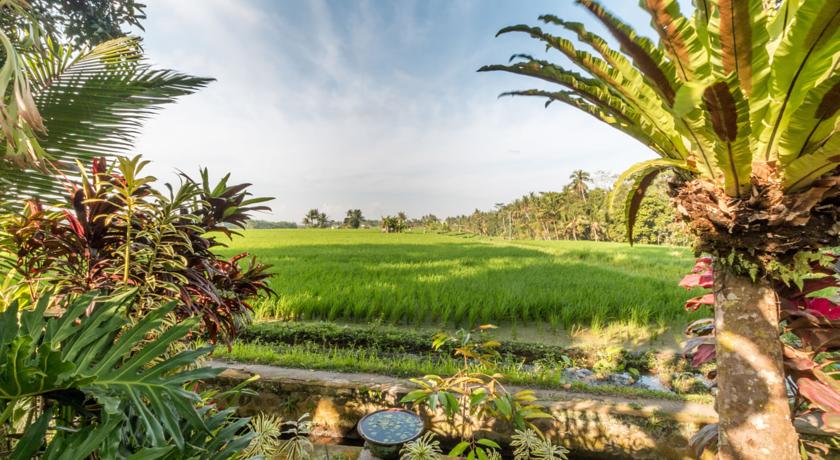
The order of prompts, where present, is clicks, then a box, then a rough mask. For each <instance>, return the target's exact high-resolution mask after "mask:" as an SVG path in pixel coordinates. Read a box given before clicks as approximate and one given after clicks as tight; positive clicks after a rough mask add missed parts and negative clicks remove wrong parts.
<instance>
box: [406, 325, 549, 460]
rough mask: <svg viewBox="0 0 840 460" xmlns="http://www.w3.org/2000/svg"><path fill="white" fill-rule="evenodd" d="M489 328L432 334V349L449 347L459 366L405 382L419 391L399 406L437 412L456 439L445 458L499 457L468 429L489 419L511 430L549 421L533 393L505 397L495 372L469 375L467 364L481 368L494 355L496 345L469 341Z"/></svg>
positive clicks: (496, 446) (496, 449)
mask: <svg viewBox="0 0 840 460" xmlns="http://www.w3.org/2000/svg"><path fill="white" fill-rule="evenodd" d="M494 327H495V326H492V325H484V326H480V327H479V328H478V330H477V331H469V332H468V331H463V330H461V331H459V332H458V333H456V334H455V335H452V336H451V335H447V334H444V333H441V334H438V335H436V336H435V338H434V342H433V346H434V347H435V348H436V349H442V348H445V346H446V345H447V344H451V345H453V347H452V351H451V352H452V353H453V354H454V355H455V356H456V357H461V358H463V366H462V367H461V369H459V370H458V372H457V373H455V374H454V375H452V376H451V377H441V376H438V375H427V376H425V377H423V378H422V379H411V382H413V383H414V384H416V385H417V386H418V387H419V388H418V389H417V390H413V391H411V392H409V393H408V394H407V395H405V396H404V397H403V398H402V400H401V402H402V403H410V404H413V405H414V406H420V407H426V408H428V409H429V410H430V411H432V412H435V411H437V410H438V408H440V409H441V410H442V411H443V414H444V415H445V416H446V418H447V420H449V422H450V423H451V424H452V425H453V427H455V429H456V430H457V431H458V433H459V434H460V436H461V439H462V441H461V442H459V443H458V444H457V445H456V446H455V447H454V448H453V449H452V450H451V451H450V452H449V455H450V456H454V457H457V456H461V455H464V454H465V453H466V457H467V458H468V459H469V460H474V459H479V460H488V459H490V458H500V457H501V453H500V450H501V446H500V445H499V444H498V443H496V442H495V441H493V440H491V439H487V438H482V437H479V433H478V432H477V431H475V430H471V429H470V427H484V426H487V424H488V423H491V421H504V422H506V423H508V424H510V426H512V427H513V428H514V429H518V430H525V429H526V428H531V429H536V427H534V426H533V423H531V422H530V421H531V420H534V419H539V418H553V417H552V416H551V415H550V414H548V413H546V412H545V411H543V409H542V407H540V406H539V405H536V404H533V403H534V401H535V400H536V397H535V396H534V392H533V391H531V390H522V391H519V392H516V393H510V392H509V391H508V390H507V389H505V387H504V386H503V385H502V384H501V383H500V379H502V378H503V377H504V376H503V375H501V374H493V375H488V374H485V373H482V372H474V371H473V370H472V369H471V365H472V364H483V363H486V362H487V361H489V360H492V359H495V358H497V357H498V352H497V351H496V348H497V347H498V345H499V343H498V342H496V341H493V340H485V341H481V342H479V343H476V342H475V341H473V338H474V336H476V335H480V334H482V333H484V332H486V331H488V330H490V329H493V328H494Z"/></svg>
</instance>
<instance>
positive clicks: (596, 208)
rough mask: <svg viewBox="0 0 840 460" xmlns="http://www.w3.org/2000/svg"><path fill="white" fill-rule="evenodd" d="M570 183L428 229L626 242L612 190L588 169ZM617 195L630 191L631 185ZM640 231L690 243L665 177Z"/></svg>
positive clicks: (644, 209)
mask: <svg viewBox="0 0 840 460" xmlns="http://www.w3.org/2000/svg"><path fill="white" fill-rule="evenodd" d="M571 179H572V182H570V183H569V184H568V185H566V186H565V187H564V188H563V190H562V191H560V192H541V193H529V194H527V195H525V196H523V197H521V198H518V199H516V200H514V201H512V202H510V203H499V204H497V205H496V209H494V210H492V211H479V210H476V211H475V212H473V213H472V214H470V215H463V216H456V217H450V218H447V219H446V220H445V222H444V223H443V224H438V223H436V222H430V223H429V224H428V226H429V227H430V228H433V229H436V230H443V231H456V232H469V233H475V234H477V235H483V236H493V237H500V238H507V239H516V240H530V239H534V240H592V241H627V233H626V232H625V231H624V228H625V219H624V216H622V215H610V214H609V213H608V212H607V210H608V205H609V204H608V196H609V194H610V191H611V190H612V189H611V188H605V187H603V186H599V185H597V184H593V181H592V180H591V179H590V175H589V173H586V172H584V171H578V172H576V173H575V174H573V176H572V178H571ZM618 193H626V187H624V188H623V190H620V191H619V192H618ZM421 225H422V222H421ZM635 229H636V230H635V235H634V237H635V240H636V241H637V242H640V243H649V244H670V245H687V244H689V243H690V241H691V240H690V238H689V236H688V234H687V233H686V230H685V226H684V225H683V224H682V222H679V220H678V219H677V216H676V213H675V212H674V210H673V207H672V206H671V203H670V199H669V197H668V190H667V184H666V183H665V181H664V180H662V179H658V180H656V181H655V182H654V183H653V184H652V185H651V187H650V188H649V189H648V194H647V196H646V197H645V199H644V200H643V201H642V203H641V206H640V207H639V211H638V214H637V216H636V226H635Z"/></svg>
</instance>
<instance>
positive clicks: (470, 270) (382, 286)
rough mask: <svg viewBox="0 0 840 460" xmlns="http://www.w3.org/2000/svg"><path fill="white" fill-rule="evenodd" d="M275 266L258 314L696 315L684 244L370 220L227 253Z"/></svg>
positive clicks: (470, 319) (589, 323)
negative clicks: (689, 308)
mask: <svg viewBox="0 0 840 460" xmlns="http://www.w3.org/2000/svg"><path fill="white" fill-rule="evenodd" d="M243 251H247V252H249V253H251V254H254V255H257V256H259V258H260V260H261V261H262V262H264V263H269V264H272V265H274V267H273V269H272V270H273V272H274V273H275V275H274V277H273V279H272V282H271V285H272V288H273V289H274V290H275V291H276V292H277V294H278V296H277V297H274V298H266V299H261V300H258V301H256V302H254V305H255V310H256V315H257V318H258V319H268V318H283V319H326V320H345V321H364V322H371V321H381V322H387V323H397V324H416V325H419V324H434V325H444V324H446V325H463V326H472V325H476V324H480V323H486V322H493V323H497V324H505V323H513V324H533V323H537V324H545V323H548V324H551V325H553V326H562V327H573V326H575V325H582V326H586V327H599V326H603V325H608V324H610V323H613V322H621V323H628V324H639V325H644V324H652V323H660V324H664V323H670V322H672V321H675V320H684V319H687V318H688V317H689V315H688V314H686V313H685V312H684V311H683V308H682V304H683V302H684V301H685V299H686V298H687V297H689V296H690V293H688V292H686V291H685V290H683V289H681V288H679V287H678V286H677V282H678V281H679V280H680V278H681V277H682V276H683V275H684V274H685V273H686V272H687V271H688V270H689V269H690V268H691V267H692V266H693V262H692V261H693V257H692V255H691V253H690V251H689V250H688V249H685V248H672V247H661V246H643V245H637V246H634V247H630V246H629V245H627V244H621V243H599V242H591V241H512V242H509V241H502V240H487V239H479V238H469V237H465V236H453V235H439V234H433V233H427V234H424V233H404V234H383V233H380V232H378V231H375V230H329V229H325V230H315V229H289V230H285V229H277V230H248V231H245V232H244V233H243V236H242V237H237V238H235V239H234V240H233V241H232V242H231V243H230V244H229V247H228V248H225V249H222V250H220V252H221V253H223V254H224V255H233V254H236V253H239V252H243Z"/></svg>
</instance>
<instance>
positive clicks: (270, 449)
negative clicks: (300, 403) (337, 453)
mask: <svg viewBox="0 0 840 460" xmlns="http://www.w3.org/2000/svg"><path fill="white" fill-rule="evenodd" d="M309 417H310V416H309V414H308V413H306V414H303V415H301V416H300V417H298V419H297V420H287V421H286V420H283V419H281V418H280V417H277V416H274V415H265V414H258V415H256V416H255V417H254V418H252V419H251V422H250V426H251V429H252V430H253V432H254V437H253V438H252V439H251V443H250V444H249V445H248V447H247V448H246V449H245V450H243V452H242V454H243V456H245V457H251V456H259V457H260V458H284V459H287V460H308V459H309V458H311V457H312V451H313V449H314V446H313V445H312V441H311V440H310V439H309V434H310V433H311V431H312V421H311V420H310V418H309Z"/></svg>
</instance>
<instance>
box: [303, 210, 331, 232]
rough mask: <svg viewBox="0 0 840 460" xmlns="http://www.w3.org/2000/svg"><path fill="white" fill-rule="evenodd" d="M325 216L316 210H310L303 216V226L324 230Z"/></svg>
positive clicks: (325, 224)
mask: <svg viewBox="0 0 840 460" xmlns="http://www.w3.org/2000/svg"><path fill="white" fill-rule="evenodd" d="M327 223H328V222H327V215H326V214H325V213H323V212H321V211H318V209H315V208H313V209H310V210H309V211H308V212H307V213H306V215H305V216H303V225H306V226H307V227H313V228H325V227H326V226H327Z"/></svg>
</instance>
